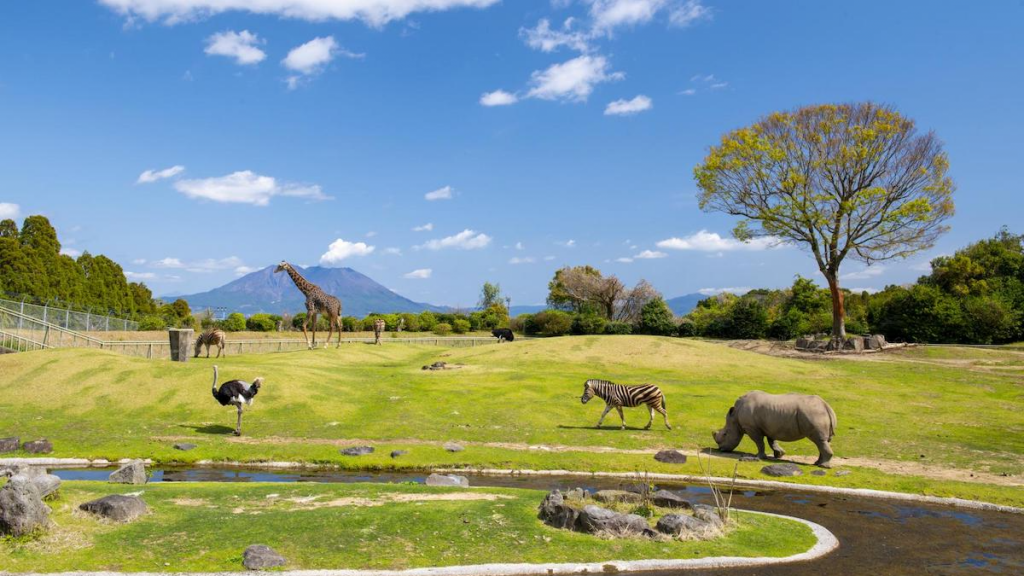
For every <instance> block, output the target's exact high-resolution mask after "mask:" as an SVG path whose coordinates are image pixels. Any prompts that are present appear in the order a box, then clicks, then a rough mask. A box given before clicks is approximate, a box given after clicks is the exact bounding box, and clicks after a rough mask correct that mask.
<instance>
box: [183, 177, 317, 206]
mask: <svg viewBox="0 0 1024 576" xmlns="http://www.w3.org/2000/svg"><path fill="white" fill-rule="evenodd" d="M174 189H175V190H177V191H178V192H181V193H182V194H184V195H186V196H188V197H189V198H196V199H202V200H212V201H214V202H229V203H239V204H253V205H255V206H266V205H268V204H270V199H271V198H273V197H274V196H289V197H293V198H307V199H309V200H329V199H330V196H326V195H324V193H323V190H321V188H320V186H317V185H315V184H314V185H308V186H307V185H303V184H293V183H279V182H278V181H277V180H276V179H275V178H273V177H271V176H261V175H259V174H256V173H254V172H252V171H251V170H243V171H241V172H232V173H231V174H228V175H227V176H220V177H215V178H199V179H195V180H178V181H177V182H175V183H174Z"/></svg>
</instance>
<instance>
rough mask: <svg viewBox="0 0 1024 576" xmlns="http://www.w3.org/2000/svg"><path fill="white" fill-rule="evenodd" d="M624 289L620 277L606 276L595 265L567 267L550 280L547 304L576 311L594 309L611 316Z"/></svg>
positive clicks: (610, 317)
mask: <svg viewBox="0 0 1024 576" xmlns="http://www.w3.org/2000/svg"><path fill="white" fill-rule="evenodd" d="M624 290H625V286H623V284H622V282H621V281H620V280H619V279H618V278H616V277H615V276H608V277H607V278H605V277H604V276H602V275H601V271H600V270H598V269H596V268H594V267H592V266H573V267H568V266H567V267H565V268H562V269H560V270H557V271H556V272H555V277H554V278H552V280H551V282H549V283H548V304H550V305H551V306H553V307H555V308H557V309H560V310H572V311H573V312H576V313H582V312H587V311H594V312H597V313H598V314H600V315H602V316H604V317H605V318H607V319H612V318H613V317H614V316H615V307H616V304H617V303H618V302H619V301H620V300H621V299H622V295H623V291H624Z"/></svg>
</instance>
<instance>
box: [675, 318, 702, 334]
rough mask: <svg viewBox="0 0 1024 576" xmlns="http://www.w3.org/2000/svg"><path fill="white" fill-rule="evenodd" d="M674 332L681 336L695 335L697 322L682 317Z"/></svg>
mask: <svg viewBox="0 0 1024 576" xmlns="http://www.w3.org/2000/svg"><path fill="white" fill-rule="evenodd" d="M676 334H678V335H679V336H681V337H683V338H689V337H691V336H696V335H697V324H696V323H694V321H693V320H691V319H689V318H683V321H682V322H680V323H679V328H678V329H677V330H676Z"/></svg>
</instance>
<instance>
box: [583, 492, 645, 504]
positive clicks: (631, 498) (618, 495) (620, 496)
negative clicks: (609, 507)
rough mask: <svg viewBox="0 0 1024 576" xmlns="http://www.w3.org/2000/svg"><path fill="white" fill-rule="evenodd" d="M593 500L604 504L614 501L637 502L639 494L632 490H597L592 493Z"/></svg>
mask: <svg viewBox="0 0 1024 576" xmlns="http://www.w3.org/2000/svg"><path fill="white" fill-rule="evenodd" d="M594 500H597V501H598V502H603V503H605V504H613V503H616V502H626V503H629V504H639V503H640V495H639V494H636V493H634V492H626V491H625V490H598V491H597V492H595V493H594Z"/></svg>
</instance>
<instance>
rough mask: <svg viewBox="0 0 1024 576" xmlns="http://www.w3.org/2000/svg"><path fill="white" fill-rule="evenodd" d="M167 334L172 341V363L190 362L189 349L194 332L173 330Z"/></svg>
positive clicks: (188, 329)
mask: <svg viewBox="0 0 1024 576" xmlns="http://www.w3.org/2000/svg"><path fill="white" fill-rule="evenodd" d="M167 334H168V337H169V338H170V339H171V362H188V357H189V353H188V348H189V344H191V343H192V334H194V331H193V330H192V329H191V328H171V329H169V330H168V331H167Z"/></svg>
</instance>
